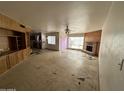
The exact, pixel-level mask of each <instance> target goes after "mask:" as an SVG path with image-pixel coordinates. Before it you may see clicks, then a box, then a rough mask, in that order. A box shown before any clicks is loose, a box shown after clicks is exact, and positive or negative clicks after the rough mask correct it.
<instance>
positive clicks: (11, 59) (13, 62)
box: [9, 52, 18, 67]
mask: <svg viewBox="0 0 124 93" xmlns="http://www.w3.org/2000/svg"><path fill="white" fill-rule="evenodd" d="M9 62H10V67H13V66H14V65H16V64H17V63H18V56H17V52H15V53H11V54H9Z"/></svg>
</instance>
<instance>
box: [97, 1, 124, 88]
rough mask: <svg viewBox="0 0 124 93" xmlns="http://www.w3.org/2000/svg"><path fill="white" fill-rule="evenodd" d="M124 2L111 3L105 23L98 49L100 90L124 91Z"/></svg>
mask: <svg viewBox="0 0 124 93" xmlns="http://www.w3.org/2000/svg"><path fill="white" fill-rule="evenodd" d="M122 59H124V2H113V3H112V6H111V7H110V11H109V15H108V17H107V19H106V21H105V24H104V26H103V32H102V39H101V47H100V59H99V60H100V62H99V69H100V89H101V90H124V68H123V70H122V71H120V70H119V69H120V66H119V65H118V64H119V63H120V62H121V60H122Z"/></svg>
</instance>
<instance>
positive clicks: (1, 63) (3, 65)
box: [0, 56, 7, 74]
mask: <svg viewBox="0 0 124 93" xmlns="http://www.w3.org/2000/svg"><path fill="white" fill-rule="evenodd" d="M5 71H7V57H6V56H2V57H0V74H1V73H3V72H5Z"/></svg>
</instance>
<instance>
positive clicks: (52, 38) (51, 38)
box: [47, 36, 56, 45]
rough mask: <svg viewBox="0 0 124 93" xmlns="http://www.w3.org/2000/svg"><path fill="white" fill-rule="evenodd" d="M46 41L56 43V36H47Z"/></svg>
mask: <svg viewBox="0 0 124 93" xmlns="http://www.w3.org/2000/svg"><path fill="white" fill-rule="evenodd" d="M47 42H48V44H52V45H55V44H56V36H48V37H47Z"/></svg>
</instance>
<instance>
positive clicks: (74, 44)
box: [69, 37, 84, 49]
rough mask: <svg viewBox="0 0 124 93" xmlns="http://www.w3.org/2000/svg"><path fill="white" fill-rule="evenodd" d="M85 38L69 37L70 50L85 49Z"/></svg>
mask: <svg viewBox="0 0 124 93" xmlns="http://www.w3.org/2000/svg"><path fill="white" fill-rule="evenodd" d="M83 42H84V37H69V48H73V49H83Z"/></svg>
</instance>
